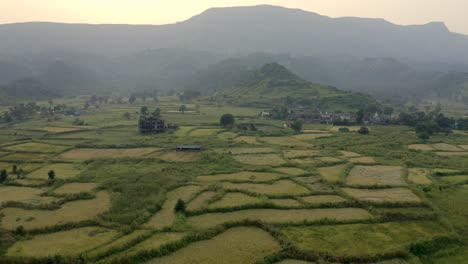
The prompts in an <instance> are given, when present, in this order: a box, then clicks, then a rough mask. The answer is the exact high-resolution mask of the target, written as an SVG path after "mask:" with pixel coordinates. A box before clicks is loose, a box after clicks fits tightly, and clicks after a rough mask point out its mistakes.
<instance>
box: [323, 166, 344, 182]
mask: <svg viewBox="0 0 468 264" xmlns="http://www.w3.org/2000/svg"><path fill="white" fill-rule="evenodd" d="M346 166H347V165H346V164H342V165H335V166H331V167H321V168H318V172H319V174H320V176H322V178H323V179H324V180H326V181H327V182H332V183H335V182H339V181H340V180H341V177H342V176H343V174H344V172H345V170H346Z"/></svg>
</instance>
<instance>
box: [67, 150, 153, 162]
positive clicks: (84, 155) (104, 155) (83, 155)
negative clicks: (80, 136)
mask: <svg viewBox="0 0 468 264" xmlns="http://www.w3.org/2000/svg"><path fill="white" fill-rule="evenodd" d="M159 150H161V149H160V148H126V149H118V148H115V149H92V148H79V149H73V150H70V151H67V152H65V153H62V154H61V155H59V156H58V158H59V159H63V160H90V159H108V158H127V157H142V156H145V155H148V154H151V153H153V152H156V151H159Z"/></svg>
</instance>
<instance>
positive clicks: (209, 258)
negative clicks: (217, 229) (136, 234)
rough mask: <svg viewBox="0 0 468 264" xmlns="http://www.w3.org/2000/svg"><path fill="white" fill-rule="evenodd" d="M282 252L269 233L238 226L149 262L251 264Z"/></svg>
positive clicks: (168, 263) (169, 263)
mask: <svg viewBox="0 0 468 264" xmlns="http://www.w3.org/2000/svg"><path fill="white" fill-rule="evenodd" d="M280 249H281V247H280V245H279V243H278V242H277V241H276V240H275V239H274V238H273V237H272V236H271V235H270V234H269V233H267V232H265V231H263V230H261V229H258V228H253V227H237V228H232V229H229V230H227V231H226V232H224V233H222V234H220V235H217V236H215V237H214V238H212V239H210V240H205V241H200V242H195V243H193V244H191V245H189V246H187V247H185V248H183V249H181V250H178V251H176V252H174V253H173V254H171V255H169V256H165V257H162V258H157V259H153V260H151V261H149V262H148V263H152V264H158V263H164V264H171V263H174V264H176V263H177V264H178V263H191V264H211V263H216V264H224V263H226V264H248V263H255V262H256V261H260V260H262V259H263V258H265V257H267V256H269V255H270V254H273V253H275V252H278V251H280Z"/></svg>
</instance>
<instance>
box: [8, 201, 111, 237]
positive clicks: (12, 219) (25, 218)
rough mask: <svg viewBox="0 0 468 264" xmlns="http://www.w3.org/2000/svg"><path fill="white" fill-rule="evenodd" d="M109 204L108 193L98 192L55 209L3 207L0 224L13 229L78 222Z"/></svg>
mask: <svg viewBox="0 0 468 264" xmlns="http://www.w3.org/2000/svg"><path fill="white" fill-rule="evenodd" d="M110 206H111V202H110V197H109V194H108V193H107V192H99V193H97V194H96V198H95V199H91V200H82V201H73V202H69V203H66V204H63V205H62V207H61V208H60V209H57V210H25V209H22V208H5V209H3V210H2V211H1V213H3V214H4V217H3V219H2V223H1V226H2V227H3V228H5V229H8V230H15V229H16V228H17V227H18V226H23V227H24V228H25V229H27V230H31V229H41V228H47V227H53V226H56V225H64V224H68V223H78V222H81V221H85V220H90V219H93V218H95V217H96V216H98V215H100V214H102V213H104V212H107V211H108V210H109V209H110Z"/></svg>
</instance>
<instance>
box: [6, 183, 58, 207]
mask: <svg viewBox="0 0 468 264" xmlns="http://www.w3.org/2000/svg"><path fill="white" fill-rule="evenodd" d="M45 191H46V190H45V189H38V188H29V187H16V186H1V185H0V205H2V204H4V203H6V202H20V203H25V204H31V205H40V204H48V203H51V202H53V201H54V200H55V198H53V197H43V196H41V194H42V193H44V192H45Z"/></svg>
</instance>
